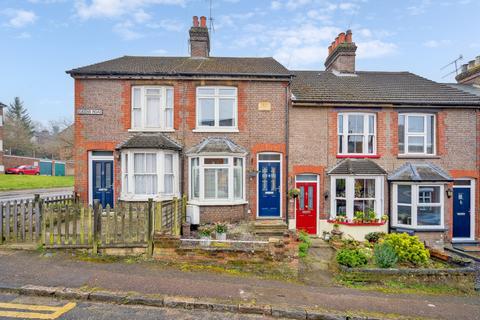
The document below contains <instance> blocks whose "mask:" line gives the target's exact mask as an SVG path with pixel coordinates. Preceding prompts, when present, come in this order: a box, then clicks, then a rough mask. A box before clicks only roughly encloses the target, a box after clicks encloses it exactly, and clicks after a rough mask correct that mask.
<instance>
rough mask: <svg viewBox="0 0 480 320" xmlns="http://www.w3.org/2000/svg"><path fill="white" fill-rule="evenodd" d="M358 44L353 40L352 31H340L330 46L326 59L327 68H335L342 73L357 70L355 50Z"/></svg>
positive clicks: (329, 69)
mask: <svg viewBox="0 0 480 320" xmlns="http://www.w3.org/2000/svg"><path fill="white" fill-rule="evenodd" d="M356 51H357V46H356V45H355V43H354V42H352V31H351V30H347V32H346V33H345V32H340V34H339V35H338V36H337V37H336V38H335V41H333V42H332V44H331V45H330V46H329V47H328V57H327V59H326V60H325V70H327V71H331V70H335V71H338V72H341V73H354V72H355V52H356Z"/></svg>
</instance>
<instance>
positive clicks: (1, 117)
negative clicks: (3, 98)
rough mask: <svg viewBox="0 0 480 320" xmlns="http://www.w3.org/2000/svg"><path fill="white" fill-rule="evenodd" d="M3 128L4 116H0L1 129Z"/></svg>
mask: <svg viewBox="0 0 480 320" xmlns="http://www.w3.org/2000/svg"><path fill="white" fill-rule="evenodd" d="M2 126H3V115H1V114H0V127H2Z"/></svg>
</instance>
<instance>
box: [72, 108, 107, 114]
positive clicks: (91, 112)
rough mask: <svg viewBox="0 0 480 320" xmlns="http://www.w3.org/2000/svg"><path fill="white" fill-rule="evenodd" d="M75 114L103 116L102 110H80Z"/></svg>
mask: <svg viewBox="0 0 480 320" xmlns="http://www.w3.org/2000/svg"><path fill="white" fill-rule="evenodd" d="M77 114H79V115H102V114H103V110H102V109H86V108H82V109H78V110H77Z"/></svg>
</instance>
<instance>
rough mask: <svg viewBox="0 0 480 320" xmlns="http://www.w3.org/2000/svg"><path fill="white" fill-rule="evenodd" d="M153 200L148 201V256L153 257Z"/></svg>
mask: <svg viewBox="0 0 480 320" xmlns="http://www.w3.org/2000/svg"><path fill="white" fill-rule="evenodd" d="M154 229H155V228H154V227H153V199H152V198H149V199H148V248H147V250H148V251H147V256H149V257H151V256H152V254H153V230H154Z"/></svg>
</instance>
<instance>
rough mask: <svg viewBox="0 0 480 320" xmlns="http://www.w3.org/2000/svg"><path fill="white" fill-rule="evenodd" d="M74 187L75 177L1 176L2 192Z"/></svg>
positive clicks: (0, 186) (0, 185) (0, 189)
mask: <svg viewBox="0 0 480 320" xmlns="http://www.w3.org/2000/svg"><path fill="white" fill-rule="evenodd" d="M64 187H73V176H66V177H52V176H26V175H13V174H2V175H0V191H9V190H25V189H47V188H64Z"/></svg>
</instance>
